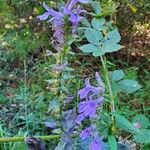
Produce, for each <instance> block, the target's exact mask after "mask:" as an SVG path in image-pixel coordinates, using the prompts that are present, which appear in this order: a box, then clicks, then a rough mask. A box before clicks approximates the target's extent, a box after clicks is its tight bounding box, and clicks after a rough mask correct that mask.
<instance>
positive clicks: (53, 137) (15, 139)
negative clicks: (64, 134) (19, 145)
mask: <svg viewBox="0 0 150 150" xmlns="http://www.w3.org/2000/svg"><path fill="white" fill-rule="evenodd" d="M27 138H28V137H5V138H0V143H4V142H23V141H25V140H26V139H27ZM35 138H39V139H42V140H56V139H59V138H60V135H48V136H37V137H35Z"/></svg>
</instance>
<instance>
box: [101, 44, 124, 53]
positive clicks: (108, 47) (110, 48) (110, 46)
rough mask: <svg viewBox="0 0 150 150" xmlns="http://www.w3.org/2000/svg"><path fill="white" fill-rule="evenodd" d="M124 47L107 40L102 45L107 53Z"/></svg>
mask: <svg viewBox="0 0 150 150" xmlns="http://www.w3.org/2000/svg"><path fill="white" fill-rule="evenodd" d="M121 48H122V46H121V45H119V44H112V43H110V41H106V42H105V43H104V45H103V47H102V49H103V51H104V52H105V53H111V52H116V51H118V50H120V49H121Z"/></svg>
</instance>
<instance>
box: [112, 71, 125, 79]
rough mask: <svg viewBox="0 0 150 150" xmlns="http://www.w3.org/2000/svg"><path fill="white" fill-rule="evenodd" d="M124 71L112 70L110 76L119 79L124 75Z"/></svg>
mask: <svg viewBox="0 0 150 150" xmlns="http://www.w3.org/2000/svg"><path fill="white" fill-rule="evenodd" d="M124 75H125V74H124V72H123V71H122V70H115V71H113V72H110V77H111V79H112V80H113V81H119V80H121V79H122V78H123V77H124Z"/></svg>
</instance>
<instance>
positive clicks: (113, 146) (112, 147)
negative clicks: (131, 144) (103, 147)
mask: <svg viewBox="0 0 150 150" xmlns="http://www.w3.org/2000/svg"><path fill="white" fill-rule="evenodd" d="M108 143H109V147H110V150H117V141H116V138H115V136H113V135H109V136H108Z"/></svg>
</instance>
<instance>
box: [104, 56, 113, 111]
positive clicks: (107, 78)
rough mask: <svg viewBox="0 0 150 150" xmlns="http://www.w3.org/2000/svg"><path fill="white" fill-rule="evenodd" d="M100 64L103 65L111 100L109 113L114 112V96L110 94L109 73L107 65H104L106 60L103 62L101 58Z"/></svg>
mask: <svg viewBox="0 0 150 150" xmlns="http://www.w3.org/2000/svg"><path fill="white" fill-rule="evenodd" d="M101 62H102V65H103V69H104V74H105V77H106V82H107V86H108V89H109V94H110V100H111V105H110V108H111V112H115V100H114V96H113V92H112V88H111V84H110V79H109V72H108V69H107V65H106V58H105V60H104V59H103V56H101Z"/></svg>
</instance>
